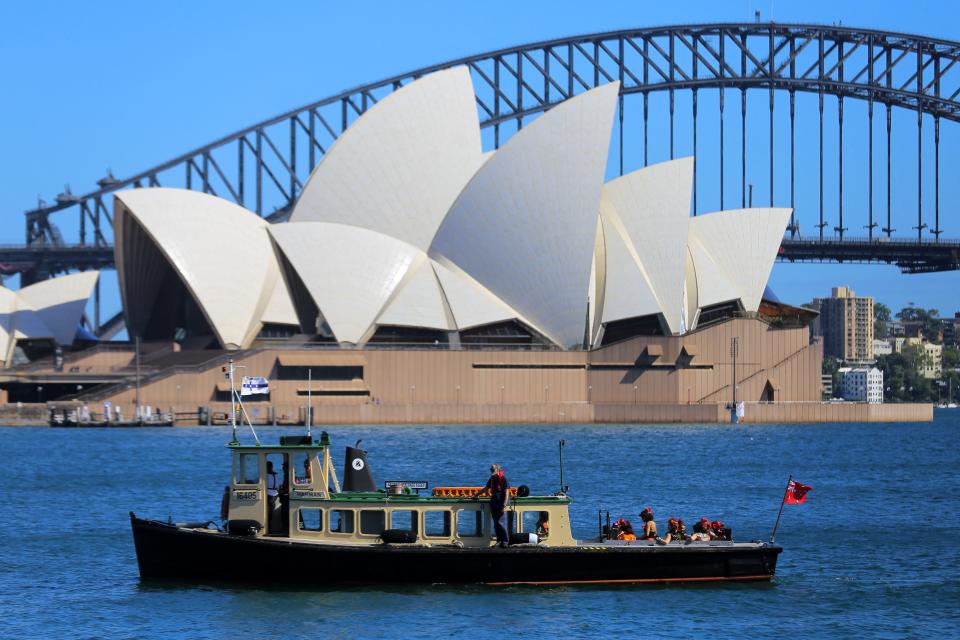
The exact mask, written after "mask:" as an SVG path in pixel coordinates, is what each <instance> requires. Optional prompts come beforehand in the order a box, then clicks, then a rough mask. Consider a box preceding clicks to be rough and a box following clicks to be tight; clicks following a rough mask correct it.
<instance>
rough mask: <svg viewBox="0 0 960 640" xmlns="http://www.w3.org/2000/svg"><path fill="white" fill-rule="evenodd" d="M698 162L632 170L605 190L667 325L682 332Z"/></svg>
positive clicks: (610, 183)
mask: <svg viewBox="0 0 960 640" xmlns="http://www.w3.org/2000/svg"><path fill="white" fill-rule="evenodd" d="M692 185H693V158H681V159H679V160H671V161H670V162H662V163H660V164H654V165H650V166H649V167H645V168H643V169H639V170H637V171H633V172H631V173H628V174H626V175H624V176H621V177H619V178H617V179H615V180H611V181H610V182H608V183H607V184H605V185H604V186H603V195H604V200H605V201H606V202H609V204H610V206H611V207H612V208H613V210H614V211H616V212H617V215H618V216H619V219H620V221H621V222H622V225H623V226H622V230H623V232H624V234H625V238H626V240H627V242H628V246H631V247H632V248H633V250H634V252H635V253H636V254H637V255H638V256H639V257H640V259H641V260H642V261H643V265H644V266H645V267H646V272H647V276H648V278H649V280H650V284H651V286H652V287H653V292H654V294H655V295H656V297H657V300H658V301H659V303H660V310H661V311H662V313H663V316H664V319H665V320H666V322H667V326H668V327H669V329H670V331H671V332H673V333H680V324H681V322H680V316H681V310H682V309H683V308H684V301H683V280H684V274H685V271H686V263H687V235H688V225H689V220H690V199H691V193H692V191H691V187H692Z"/></svg>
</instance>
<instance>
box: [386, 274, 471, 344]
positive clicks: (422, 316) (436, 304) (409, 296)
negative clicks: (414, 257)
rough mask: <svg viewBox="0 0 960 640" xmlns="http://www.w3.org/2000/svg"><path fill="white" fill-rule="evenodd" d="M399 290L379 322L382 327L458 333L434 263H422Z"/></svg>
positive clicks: (401, 284)
mask: <svg viewBox="0 0 960 640" xmlns="http://www.w3.org/2000/svg"><path fill="white" fill-rule="evenodd" d="M397 289H398V291H397V293H396V295H395V296H394V297H393V299H392V300H391V301H390V302H389V304H388V305H387V307H386V309H385V310H384V311H383V313H381V314H380V317H379V318H378V319H377V324H378V325H395V326H401V327H422V328H425V329H442V330H444V331H450V330H453V329H456V327H455V326H454V325H453V322H452V318H451V317H450V313H449V312H448V310H447V307H446V301H445V300H444V296H443V290H442V289H441V288H440V283H439V282H437V276H436V274H435V273H434V271H433V266H432V265H431V264H430V260H422V261H420V264H419V265H418V266H417V267H415V268H414V269H412V270H411V272H410V273H408V275H407V277H406V278H405V279H404V280H403V282H401V283H400V286H399V287H398V288H397Z"/></svg>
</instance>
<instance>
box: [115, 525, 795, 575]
mask: <svg viewBox="0 0 960 640" xmlns="http://www.w3.org/2000/svg"><path fill="white" fill-rule="evenodd" d="M130 520H131V525H132V527H133V538H134V543H135V545H136V550H137V563H138V564H139V567H140V576H141V577H142V578H145V579H149V578H166V579H182V580H214V581H221V580H223V581H243V582H271V583H274V582H283V583H289V582H296V583H301V584H314V585H318V586H320V585H324V584H348V583H355V584H364V583H367V584H369V583H487V584H591V583H596V584H600V583H644V582H704V581H744V582H748V581H769V580H770V579H771V578H772V577H773V575H774V571H775V570H776V564H777V556H778V554H779V553H780V552H781V551H782V548H781V547H779V546H776V545H771V544H766V543H756V544H737V545H733V544H727V545H712V544H688V545H679V544H673V545H667V546H647V545H641V544H633V545H609V546H608V545H596V546H578V547H569V548H563V547H561V548H551V547H546V546H536V545H519V546H515V547H510V548H508V549H498V548H495V547H491V548H482V549H469V548H457V547H424V546H414V545H403V544H398V545H372V546H346V545H327V544H311V543H304V542H292V541H290V540H286V539H273V538H258V537H253V536H249V537H248V536H235V535H228V534H224V533H205V532H202V531H196V530H191V529H187V528H181V527H178V526H176V525H172V524H167V523H163V522H157V521H153V520H144V519H140V518H137V517H136V516H134V515H133V514H130Z"/></svg>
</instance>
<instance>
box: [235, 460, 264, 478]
mask: <svg viewBox="0 0 960 640" xmlns="http://www.w3.org/2000/svg"><path fill="white" fill-rule="evenodd" d="M235 484H260V454H258V453H241V454H240V455H239V456H237V477H236V482H235Z"/></svg>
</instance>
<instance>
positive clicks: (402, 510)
mask: <svg viewBox="0 0 960 640" xmlns="http://www.w3.org/2000/svg"><path fill="white" fill-rule="evenodd" d="M224 371H225V373H226V375H227V377H229V378H230V381H231V389H233V388H234V384H233V378H234V365H233V363H232V362H230V365H229V368H227V367H225V368H224ZM233 396H234V400H235V402H234V403H233V406H232V410H231V424H232V426H233V432H232V438H231V441H230V442H229V443H228V444H227V448H228V450H229V452H230V456H231V474H230V484H229V485H227V486H225V487H224V493H223V497H222V500H221V512H220V519H221V521H222V524H221V525H217V524H216V523H214V522H212V521H208V522H183V523H176V522H173V521H172V520H171V519H168V520H167V521H161V520H152V519H147V518H141V517H138V516H137V515H136V514H135V513H134V512H132V511H131V512H130V524H131V527H132V529H133V540H134V546H135V548H136V554H137V564H138V566H139V570H140V577H141V578H142V579H147V580H149V579H174V580H192V581H197V580H199V581H226V582H247V583H251V582H252V583H269V584H291V583H297V584H302V585H307V586H325V585H334V584H374V583H452V584H455V583H484V584H490V585H515V584H528V585H553V584H603V583H647V582H655V583H657V582H708V581H738V582H755V581H769V580H771V579H772V578H773V575H774V572H775V570H776V565H777V557H778V555H779V554H780V553H781V552H782V550H783V549H782V548H781V547H780V546H778V545H776V544H773V542H772V541H771V542H760V541H753V542H734V541H732V540H731V539H726V540H722V539H717V540H709V541H702V542H701V541H698V542H692V541H690V540H683V541H679V540H674V541H671V542H669V543H667V544H663V542H664V541H663V540H621V539H616V538H615V537H614V536H613V535H612V534H613V530H612V528H611V527H610V524H609V519H610V518H609V514H608V515H607V518H606V526H605V525H604V521H603V519H602V518H601V517H600V516H599V515H598V532H597V534H598V535H597V537H596V538H592V539H588V540H578V539H576V538H574V535H573V530H572V527H571V523H570V513H569V507H570V504H571V502H572V498H571V497H570V496H569V495H568V490H567V487H565V486H564V484H563V444H564V442H563V441H562V440H561V441H560V470H561V471H560V490H559V491H557V492H555V493H552V494H549V495H533V494H531V492H530V490H529V487H527V486H525V485H521V486H519V487H517V488H515V489H511V490H510V491H511V495H512V498H511V500H510V503H509V507H508V509H507V529H508V530H509V532H510V544H509V546H507V547H506V548H503V547H500V546H499V545H497V543H496V540H495V537H494V534H493V522H492V518H491V515H490V504H489V501H488V500H486V499H484V498H483V495H482V489H481V488H480V487H460V486H457V487H434V488H433V490H432V492H431V493H429V494H423V495H421V494H420V491H426V490H429V483H428V482H427V481H424V480H415V481H387V482H385V483H384V487H383V488H382V489H381V488H379V487H378V486H377V485H376V484H375V482H374V480H373V474H372V473H371V471H370V465H369V464H368V462H367V453H366V451H364V450H363V449H361V448H360V442H359V441H358V442H357V443H355V444H354V446H352V447H349V446H348V447H346V451H345V457H344V466H343V480H344V481H343V486H342V487H341V485H340V481H339V476H338V475H337V472H336V469H335V467H334V464H333V458H332V456H331V446H332V445H331V442H330V437H329V435H328V434H327V433H326V432H323V433H321V435H320V438H319V439H316V440H314V439H313V437H312V435H311V433H310V419H309V416H308V419H307V435H294V436H281V437H280V438H279V442H278V443H277V444H273V445H266V444H264V443H262V442H261V441H260V439H259V437H258V436H257V434H256V432H255V431H254V430H253V426H252V425H250V430H251V432H252V433H253V438H254V440H255V442H253V443H241V442H240V441H239V439H238V437H237V421H236V414H237V408H238V407H239V408H240V410H241V412H242V413H243V414H245V413H246V412H245V410H244V409H243V404H242V398H241V397H240V395H238V394H237V393H236V391H234V392H233ZM308 413H309V408H308ZM248 422H249V419H248ZM278 470H279V471H278ZM271 471H273V473H276V474H277V475H276V476H274V477H273V478H272V481H270V480H268V476H269V475H270V474H271ZM271 493H273V494H275V496H274V497H273V499H271V495H270V494H271ZM727 531H729V530H727ZM725 537H726V538H730V537H731V536H730V535H729V534H728V535H726V536H725Z"/></svg>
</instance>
